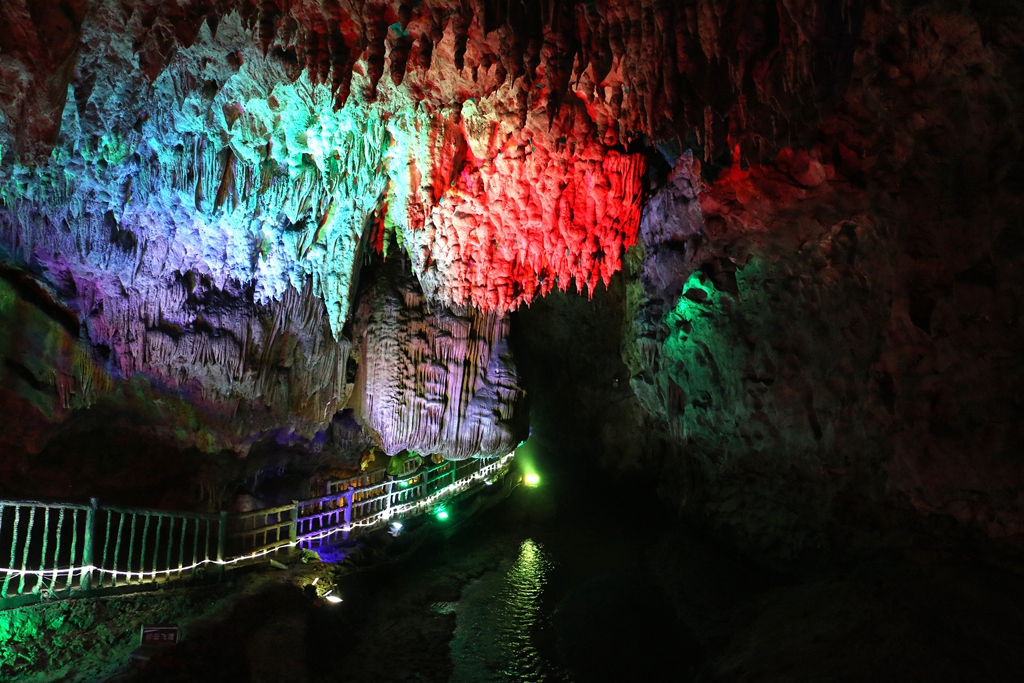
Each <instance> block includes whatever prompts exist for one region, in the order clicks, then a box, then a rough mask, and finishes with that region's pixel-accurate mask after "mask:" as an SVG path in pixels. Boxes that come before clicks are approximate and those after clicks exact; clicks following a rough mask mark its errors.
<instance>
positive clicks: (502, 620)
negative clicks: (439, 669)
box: [450, 539, 566, 683]
mask: <svg viewBox="0 0 1024 683" xmlns="http://www.w3.org/2000/svg"><path fill="white" fill-rule="evenodd" d="M506 567H507V568H505V567H503V568H501V569H498V570H496V571H492V572H488V573H487V574H484V575H483V576H482V577H480V578H479V579H478V580H477V581H475V582H474V583H473V584H471V585H470V586H468V587H467V588H466V589H465V590H464V591H463V593H462V597H461V599H460V600H459V602H458V604H457V606H456V607H455V613H456V618H457V621H456V627H455V637H454V638H453V639H452V642H451V653H452V663H453V665H454V671H453V673H452V677H451V679H450V681H451V682H452V683H482V682H485V681H493V682H495V683H498V682H501V683H506V682H517V683H542V682H554V681H564V680H566V678H565V676H564V674H562V673H561V672H559V671H557V670H556V668H555V667H553V666H552V665H551V664H550V663H549V662H547V661H546V660H545V659H544V658H543V657H542V656H541V654H540V653H539V652H538V651H537V648H536V647H535V645H534V643H533V634H534V631H535V628H536V626H537V625H538V623H539V622H540V621H541V620H542V619H543V618H544V615H543V613H542V598H543V593H544V586H545V585H546V584H547V581H548V575H549V574H550V572H551V569H552V567H553V564H552V562H551V558H550V556H549V555H548V554H547V552H546V551H545V550H544V547H543V546H542V545H541V544H540V543H537V542H536V541H533V540H531V539H527V540H525V541H523V542H522V544H521V545H520V546H519V554H518V556H517V557H516V558H515V561H514V562H512V564H511V566H508V565H507V564H506Z"/></svg>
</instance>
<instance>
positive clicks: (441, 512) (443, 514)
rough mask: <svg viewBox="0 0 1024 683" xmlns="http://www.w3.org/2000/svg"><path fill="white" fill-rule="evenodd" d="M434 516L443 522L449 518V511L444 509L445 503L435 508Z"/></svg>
mask: <svg viewBox="0 0 1024 683" xmlns="http://www.w3.org/2000/svg"><path fill="white" fill-rule="evenodd" d="M434 516H435V517H437V518H438V519H439V520H441V521H442V522H443V521H444V520H446V519H448V511H447V510H445V509H444V506H443V505H440V506H438V507H436V508H434Z"/></svg>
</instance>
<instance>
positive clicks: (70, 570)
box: [0, 452, 515, 581]
mask: <svg viewBox="0 0 1024 683" xmlns="http://www.w3.org/2000/svg"><path fill="white" fill-rule="evenodd" d="M514 457H515V453H514V452H513V453H509V454H508V455H505V456H503V457H502V458H501V459H500V460H498V461H497V462H496V463H492V464H490V465H487V466H486V467H484V468H481V469H480V470H479V471H477V472H475V473H474V474H472V475H471V476H468V477H466V478H465V479H460V480H458V481H456V482H454V483H452V484H449V485H448V486H446V487H444V488H442V489H439V490H438V491H436V492H434V493H432V494H431V495H429V496H427V497H426V498H423V499H421V500H417V501H413V502H410V503H404V504H401V505H396V506H394V507H390V508H385V509H384V510H381V511H379V512H377V513H374V514H372V515H370V516H368V517H366V518H364V519H361V520H358V521H355V522H351V523H349V524H342V525H339V526H335V527H330V528H327V529H320V530H318V531H315V532H313V533H310V534H305V535H302V536H299V537H298V538H295V539H292V540H290V541H282V542H281V543H280V544H279V545H275V546H272V547H269V548H264V549H262V550H259V551H257V552H253V553H249V554H247V555H240V556H238V557H232V558H230V559H226V560H218V559H212V558H204V559H202V560H199V561H197V562H194V563H192V564H190V565H184V566H181V567H177V568H174V569H159V570H151V571H142V570H140V571H130V570H122V569H107V568H105V567H98V566H96V565H92V564H90V565H84V566H81V567H64V568H56V569H54V568H50V569H11V568H7V567H0V575H7V576H37V577H39V578H40V579H42V578H43V577H44V575H45V576H50V577H52V578H55V577H58V576H67V577H68V579H69V581H70V580H71V579H73V578H74V575H75V574H76V573H80V574H81V575H82V576H85V575H86V574H90V575H91V574H94V573H95V574H104V575H107V576H113V577H126V579H127V580H128V581H131V580H132V579H133V578H135V579H138V580H141V579H143V578H153V579H155V578H157V577H158V576H160V575H161V574H163V575H166V576H168V577H169V576H170V575H171V574H181V573H182V572H190V571H193V570H195V569H198V568H200V567H203V566H205V565H217V566H229V565H233V564H238V563H240V562H248V561H251V560H256V559H259V558H261V557H266V556H267V555H269V554H271V553H275V552H277V551H279V550H283V549H285V548H294V547H296V546H298V545H300V544H302V543H312V542H315V541H319V540H323V539H325V538H327V537H329V536H333V535H336V534H339V533H344V532H347V531H353V530H355V529H358V528H365V527H372V526H376V525H377V524H380V523H382V522H387V521H389V520H390V519H391V518H392V517H396V516H400V515H405V514H409V513H412V512H415V511H417V510H419V509H421V508H429V507H431V506H432V505H433V504H434V503H436V502H438V501H439V500H441V499H442V498H445V497H447V496H449V495H451V494H453V493H456V492H457V491H458V490H459V489H464V488H466V487H467V486H469V485H470V484H472V483H473V482H474V481H479V480H481V479H485V478H487V477H489V476H491V475H493V474H494V473H495V472H497V471H500V470H501V469H503V468H504V467H505V466H506V465H507V464H508V463H509V462H510V461H511V460H512V459H513V458H514Z"/></svg>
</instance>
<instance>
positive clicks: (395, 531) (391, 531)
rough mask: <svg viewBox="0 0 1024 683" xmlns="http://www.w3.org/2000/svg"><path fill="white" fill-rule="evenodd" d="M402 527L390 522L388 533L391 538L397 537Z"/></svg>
mask: <svg viewBox="0 0 1024 683" xmlns="http://www.w3.org/2000/svg"><path fill="white" fill-rule="evenodd" d="M402 527H403V524H402V523H401V522H392V523H391V528H390V529H389V530H388V533H389V534H391V535H392V536H398V534H400V533H401V532H402Z"/></svg>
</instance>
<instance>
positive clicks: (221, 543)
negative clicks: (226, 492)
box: [217, 511, 228, 581]
mask: <svg viewBox="0 0 1024 683" xmlns="http://www.w3.org/2000/svg"><path fill="white" fill-rule="evenodd" d="M227 543H228V513H227V511H221V513H220V524H219V526H218V528H217V580H218V581H223V580H224V568H225V567H224V564H223V562H224V551H225V550H226V549H227Z"/></svg>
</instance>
